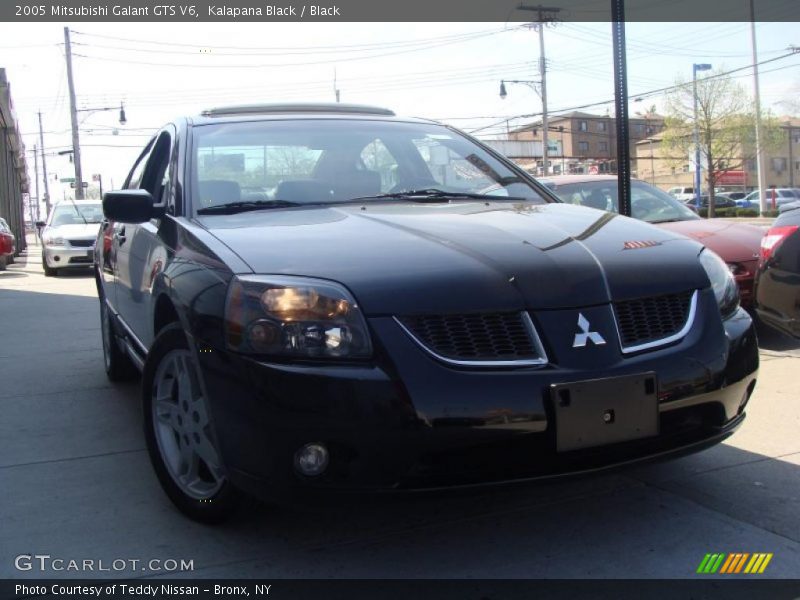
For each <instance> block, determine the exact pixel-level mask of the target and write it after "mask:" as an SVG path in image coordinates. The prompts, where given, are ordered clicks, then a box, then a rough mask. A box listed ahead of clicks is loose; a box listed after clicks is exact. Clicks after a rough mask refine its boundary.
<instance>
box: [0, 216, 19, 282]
mask: <svg viewBox="0 0 800 600" xmlns="http://www.w3.org/2000/svg"><path fill="white" fill-rule="evenodd" d="M16 243H17V239H16V238H15V237H14V234H13V233H11V228H10V227H9V226H8V223H6V221H5V219H3V218H2V217H0V271H2V270H4V269H5V268H6V265H10V264H11V263H13V262H14V253H15V252H16V251H17V246H16Z"/></svg>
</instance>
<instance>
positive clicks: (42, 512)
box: [0, 243, 800, 578]
mask: <svg viewBox="0 0 800 600" xmlns="http://www.w3.org/2000/svg"><path fill="white" fill-rule="evenodd" d="M28 252H29V256H27V257H25V256H23V257H21V258H19V259H17V262H16V264H14V265H12V266H10V267H9V268H8V270H7V271H5V272H0V315H1V316H0V331H2V340H3V344H2V347H0V356H1V357H2V361H0V365H2V371H1V374H0V407H2V418H1V419H0V490H2V501H0V523H2V527H0V549H2V552H0V577H42V576H50V577H53V576H70V577H79V576H98V577H108V576H114V575H120V576H122V575H124V576H131V575H133V576H159V575H162V574H163V573H160V572H158V571H157V570H152V569H151V570H148V571H144V572H142V571H141V569H138V568H137V569H134V570H131V569H124V570H120V571H116V572H111V573H108V572H103V573H95V574H93V573H87V572H83V573H81V572H74V571H72V572H52V571H49V572H46V573H45V574H43V573H41V572H37V571H36V570H31V571H19V570H18V569H17V568H16V567H15V560H14V559H15V557H16V556H18V555H20V554H38V555H42V554H44V555H50V556H52V557H58V558H62V559H64V560H65V561H68V560H78V561H83V560H85V559H95V560H99V559H102V560H104V561H107V562H108V563H110V562H111V561H112V560H114V559H124V560H130V559H137V560H141V561H149V560H151V559H160V560H162V561H163V560H166V559H175V560H178V561H180V560H181V559H183V560H191V561H192V564H193V568H194V571H193V575H196V576H200V577H231V578H234V577H270V578H281V577H285V578H311V577H352V578H356V577H364V578H405V577H417V578H434V577H435V578H471V577H475V578H484V577H485V578H539V577H548V578H575V577H619V578H626V577H645V578H649V577H658V578H681V577H692V576H694V573H695V570H696V569H697V567H698V565H699V563H700V561H701V560H702V559H703V557H704V555H705V554H706V553H710V552H714V553H716V552H724V553H729V552H748V553H753V552H769V553H773V554H774V557H773V559H772V561H771V563H770V564H769V566H768V568H767V570H766V572H765V573H764V575H762V577H763V576H768V577H780V578H789V577H797V575H798V573H800V519H798V514H799V511H800V435H798V431H800V405H799V401H800V393H798V392H800V385H799V384H798V375H797V372H798V369H799V368H800V343H797V342H794V341H792V340H789V339H787V338H784V337H782V336H780V335H778V334H775V333H772V332H770V331H765V330H762V331H760V335H761V344H762V355H761V356H762V363H761V372H760V377H759V383H758V385H757V387H756V391H755V394H754V397H753V399H752V400H751V402H750V404H749V407H748V415H749V417H748V419H747V421H746V422H745V424H744V426H743V427H742V429H741V430H740V431H739V432H738V433H737V434H735V435H734V436H733V437H732V438H730V439H728V440H727V442H726V443H724V444H721V445H719V446H716V447H714V448H713V449H711V450H708V451H705V452H703V453H701V454H697V455H693V456H690V457H687V458H682V459H679V460H676V461H673V462H670V463H663V464H658V465H651V466H647V467H641V468H637V469H635V470H629V471H624V472H615V473H611V474H605V475H598V476H593V477H590V478H582V479H573V480H569V481H563V482H558V483H550V484H546V485H535V486H525V487H516V488H502V489H494V490H486V491H481V492H471V493H468V494H465V493H455V494H454V493H450V494H445V495H436V496H404V497H402V498H390V499H386V500H381V501H375V500H373V501H371V502H369V503H363V504H362V503H358V504H356V505H352V506H337V507H318V508H316V507H315V508H313V509H312V508H287V507H281V508H276V507H271V506H263V505H253V506H252V507H249V508H247V509H246V510H245V511H244V512H243V513H242V514H240V515H239V516H238V517H237V518H235V519H234V520H233V521H231V522H228V523H226V524H225V525H222V526H217V527H211V528H209V527H205V526H201V525H198V524H196V523H193V522H191V521H189V520H187V519H186V518H184V517H182V516H181V515H180V514H179V513H178V512H177V511H176V510H175V509H173V507H172V505H171V504H170V502H169V501H168V500H167V498H166V497H165V495H164V494H163V493H162V491H161V489H160V487H159V485H158V483H157V481H156V478H155V476H154V474H153V472H152V470H151V467H150V464H149V461H148V457H147V453H146V451H145V449H144V442H143V438H142V433H141V416H140V408H139V394H138V385H137V384H135V383H134V384H125V385H114V384H111V383H109V382H108V380H107V379H106V376H105V373H104V372H103V366H102V350H101V343H100V324H99V320H98V303H97V298H96V291H95V284H94V280H93V278H92V276H91V275H90V274H89V273H88V272H86V273H74V274H67V275H62V276H60V277H57V278H45V277H44V276H43V273H42V268H41V261H40V255H39V252H40V247H39V246H36V245H35V244H33V243H32V244H31V245H30V247H29V251H28ZM170 575H175V573H171V574H170ZM707 577H709V576H707ZM715 577H723V576H720V575H716V576H715ZM740 577H745V575H740ZM750 577H752V576H750Z"/></svg>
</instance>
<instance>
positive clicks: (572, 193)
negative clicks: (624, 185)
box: [540, 175, 764, 308]
mask: <svg viewBox="0 0 800 600" xmlns="http://www.w3.org/2000/svg"><path fill="white" fill-rule="evenodd" d="M540 181H541V182H542V183H544V184H545V185H547V186H548V187H549V188H550V189H551V190H553V192H554V193H555V194H556V195H557V196H558V197H559V198H561V200H563V201H564V202H569V203H571V204H580V205H583V206H590V207H592V208H599V209H601V210H608V211H614V212H617V211H618V210H619V203H618V199H617V178H616V176H614V175H563V176H556V177H547V178H543V179H540ZM706 198H707V197H706ZM707 206H708V201H706V207H707ZM631 216H632V217H634V218H636V219H641V220H642V221H647V222H648V223H653V224H654V225H658V226H659V227H662V228H664V229H669V230H670V231H674V232H676V233H680V234H682V235H685V236H688V237H691V238H694V239H696V240H697V241H699V242H702V243H703V244H705V245H706V246H707V247H709V248H711V250H713V251H714V252H716V253H717V254H719V255H720V256H721V257H722V259H723V260H724V261H725V262H726V263H727V264H728V268H729V269H730V271H731V273H733V276H734V278H735V279H736V283H737V285H738V286H739V294H740V295H741V299H742V306H745V307H748V308H749V307H750V306H751V304H752V299H753V278H754V277H755V272H756V268H757V267H758V257H759V252H760V248H761V238H762V237H763V235H764V230H763V229H761V228H760V227H756V226H754V225H747V224H745V223H731V222H729V221H718V220H716V219H703V218H701V217H699V216H698V215H697V214H696V213H694V212H693V211H692V210H690V208H689V206H688V205H687V204H684V203H682V202H679V201H678V200H676V199H675V198H673V197H672V196H669V195H668V194H666V193H664V192H663V191H661V190H660V189H658V188H657V187H655V186H652V185H650V184H649V183H645V182H644V181H640V180H638V179H633V180H631Z"/></svg>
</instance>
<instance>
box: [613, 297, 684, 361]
mask: <svg viewBox="0 0 800 600" xmlns="http://www.w3.org/2000/svg"><path fill="white" fill-rule="evenodd" d="M698 293H699V290H695V291H694V293H692V298H691V300H689V314H688V315H687V316H686V322H685V323H684V325H683V327H682V328H681V329H680V331H678V332H676V333H674V334H672V335H670V336H667V337H664V338H660V339H657V340H651V341H649V342H645V343H643V344H636V345H634V346H624V345H623V344H622V334H621V333H620V330H619V321H618V320H617V313H616V311H614V326H615V327H616V329H617V339H618V340H619V346H620V348H622V353H623V354H633V353H634V352H641V351H643V350H651V349H653V348H659V347H661V346H666V345H667V344H671V343H673V342H677V341H678V340H681V339H683V338H684V337H686V334H687V333H689V330H690V329H691V328H692V325H694V319H695V316H696V315H697V296H698Z"/></svg>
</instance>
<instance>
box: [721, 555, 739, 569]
mask: <svg viewBox="0 0 800 600" xmlns="http://www.w3.org/2000/svg"><path fill="white" fill-rule="evenodd" d="M735 560H736V555H735V554H728V558H727V559H726V560H725V562H724V563H723V565H722V568H721V569H720V570H719V572H720V573H730V571H729V570H728V569H730V568H731V565H732V563H733V562H734V561H735Z"/></svg>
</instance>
